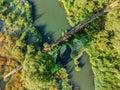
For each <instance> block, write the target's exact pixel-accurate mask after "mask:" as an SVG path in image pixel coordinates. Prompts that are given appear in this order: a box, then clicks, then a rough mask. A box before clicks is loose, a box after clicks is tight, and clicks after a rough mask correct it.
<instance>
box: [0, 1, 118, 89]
mask: <svg viewBox="0 0 120 90" xmlns="http://www.w3.org/2000/svg"><path fill="white" fill-rule="evenodd" d="M60 1H61V2H62V3H63V5H64V8H65V10H66V13H67V15H68V17H67V19H68V21H69V23H70V25H71V26H75V25H77V24H78V23H80V22H82V21H84V20H85V19H88V18H90V17H91V16H92V15H93V14H94V13H96V12H98V11H99V10H101V9H102V8H104V7H105V6H107V5H108V4H110V3H111V2H113V1H114V0H60ZM31 9H32V7H31V5H30V4H29V2H28V1H27V0H0V77H3V76H5V75H6V74H7V73H8V72H10V71H12V70H13V69H14V68H16V67H17V66H18V65H23V70H22V72H17V73H16V74H14V75H12V76H11V77H10V79H6V80H4V81H5V82H6V81H8V82H7V83H6V90H30V89H35V90H53V89H55V90H56V89H57V88H58V89H63V90H71V87H70V85H69V84H68V74H67V73H66V70H65V69H64V68H61V66H60V65H58V64H56V58H57V53H58V51H60V55H61V57H64V55H63V53H64V51H65V49H66V45H65V44H64V43H63V45H60V47H59V46H56V47H55V48H54V49H52V50H51V51H50V52H48V53H44V52H42V51H41V48H40V47H39V44H40V43H41V41H42V37H41V34H40V33H39V32H38V31H37V29H36V28H35V27H34V26H33V19H32V16H31V13H32V11H31ZM119 10H120V4H119V5H118V6H117V7H116V8H114V9H113V10H112V11H110V12H109V13H108V14H107V15H104V16H101V17H100V18H98V19H97V20H95V21H94V22H92V23H91V24H90V25H87V26H86V27H85V28H84V29H83V30H82V31H81V32H79V33H78V34H76V35H74V36H73V37H72V38H71V40H70V41H69V42H68V43H67V45H69V46H70V47H71V50H72V52H71V54H70V56H71V58H72V59H73V60H74V62H75V64H76V70H78V71H79V70H80V68H79V67H78V66H77V64H78V61H77V59H78V58H79V57H80V56H81V55H82V53H81V52H82V51H83V50H86V51H87V52H88V53H89V55H90V62H91V64H92V69H93V71H94V74H95V88H96V90H118V89H119V88H120V73H119V71H120V35H119V33H120V26H119V23H120V11H119ZM74 38H75V39H74ZM46 45H47V44H44V46H46ZM75 48H77V49H75ZM58 49H60V50H58ZM76 56H77V57H76ZM0 84H1V83H0Z"/></svg>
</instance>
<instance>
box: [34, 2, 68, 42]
mask: <svg viewBox="0 0 120 90" xmlns="http://www.w3.org/2000/svg"><path fill="white" fill-rule="evenodd" d="M33 1H34V4H35V7H36V10H37V12H36V13H37V15H40V18H38V19H37V20H36V21H35V25H43V26H44V25H45V27H44V31H42V32H43V35H44V36H45V37H44V38H45V39H47V37H46V36H48V37H49V38H48V39H50V40H54V41H55V40H58V39H59V38H60V37H61V33H62V32H64V31H65V30H68V29H69V28H70V26H69V24H68V22H67V19H66V14H65V12H64V10H63V7H62V4H60V3H59V2H58V1H57V0H33Z"/></svg>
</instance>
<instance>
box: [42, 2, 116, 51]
mask: <svg viewBox="0 0 120 90" xmlns="http://www.w3.org/2000/svg"><path fill="white" fill-rule="evenodd" d="M117 5H118V1H115V2H113V3H112V4H110V5H109V6H108V7H106V8H104V9H103V10H102V11H101V12H98V13H96V14H95V15H94V16H92V17H91V18H90V19H89V20H85V21H83V22H82V23H80V24H78V25H77V26H75V27H74V28H72V29H71V30H70V31H69V32H68V33H66V34H65V35H64V36H63V37H61V38H60V39H59V40H57V41H56V42H54V43H52V44H49V45H48V46H47V47H46V48H44V50H43V51H44V52H48V51H49V50H51V49H52V48H53V47H55V46H56V45H58V44H60V43H61V42H63V41H66V40H67V39H68V38H70V37H71V36H72V35H74V34H75V33H77V32H78V31H80V30H81V29H82V28H83V27H85V26H86V25H87V24H89V23H91V22H92V21H93V20H95V19H96V18H98V17H99V16H102V15H103V14H105V13H107V12H109V11H110V10H111V9H112V8H113V7H115V6H117Z"/></svg>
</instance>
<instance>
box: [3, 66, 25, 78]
mask: <svg viewBox="0 0 120 90" xmlns="http://www.w3.org/2000/svg"><path fill="white" fill-rule="evenodd" d="M22 68H23V66H22V65H20V66H18V67H17V68H15V69H14V70H13V71H11V72H9V73H8V74H7V75H5V76H4V79H5V78H7V77H9V76H11V75H12V74H14V73H16V72H18V71H20V70H21V69H22Z"/></svg>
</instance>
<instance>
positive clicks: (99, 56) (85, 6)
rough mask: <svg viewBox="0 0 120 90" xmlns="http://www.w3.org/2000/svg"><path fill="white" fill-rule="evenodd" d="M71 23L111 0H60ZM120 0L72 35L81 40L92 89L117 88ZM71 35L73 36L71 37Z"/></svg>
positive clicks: (77, 21)
mask: <svg viewBox="0 0 120 90" xmlns="http://www.w3.org/2000/svg"><path fill="white" fill-rule="evenodd" d="M60 1H61V2H62V3H63V4H64V8H65V10H66V13H67V15H68V17H67V19H68V21H69V23H70V25H71V26H75V25H76V24H78V23H79V22H82V21H83V20H86V19H88V18H89V17H90V16H92V15H93V14H94V13H96V12H97V11H99V10H101V8H104V7H105V6H107V5H108V4H110V3H111V2H113V1H115V0H109V1H108V0H60ZM119 10H120V3H119V5H118V6H117V7H116V8H114V9H113V10H111V11H110V12H109V13H108V14H107V15H104V16H101V17H100V18H98V19H97V20H95V21H94V22H92V23H91V24H89V25H87V26H86V27H85V28H84V29H83V31H81V32H79V34H76V35H74V38H76V39H78V40H81V42H82V43H83V45H84V48H85V50H86V51H87V52H88V53H89V55H90V62H91V64H92V68H93V71H94V74H95V89H96V90H118V89H119V88H120V73H119V71H120V35H119V33H120V26H119V23H120V11H119ZM74 38H73V39H74Z"/></svg>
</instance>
